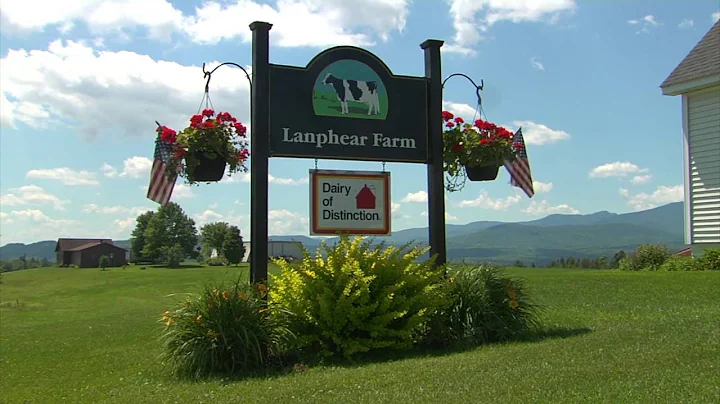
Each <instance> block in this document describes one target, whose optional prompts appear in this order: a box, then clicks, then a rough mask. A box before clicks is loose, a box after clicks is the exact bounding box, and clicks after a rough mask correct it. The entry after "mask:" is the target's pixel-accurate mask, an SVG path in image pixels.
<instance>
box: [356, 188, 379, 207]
mask: <svg viewBox="0 0 720 404" xmlns="http://www.w3.org/2000/svg"><path fill="white" fill-rule="evenodd" d="M355 202H356V204H357V208H358V209H375V194H373V191H372V190H371V189H370V188H368V186H367V184H365V186H364V187H362V189H361V190H360V192H358V194H357V196H356V197H355Z"/></svg>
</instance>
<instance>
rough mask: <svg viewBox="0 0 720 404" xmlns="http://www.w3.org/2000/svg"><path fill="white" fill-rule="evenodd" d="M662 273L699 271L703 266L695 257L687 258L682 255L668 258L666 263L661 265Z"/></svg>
mask: <svg viewBox="0 0 720 404" xmlns="http://www.w3.org/2000/svg"><path fill="white" fill-rule="evenodd" d="M660 270H661V271H684V272H687V271H699V270H701V266H700V265H699V263H698V260H696V259H694V258H693V257H686V256H682V255H672V256H670V257H668V259H667V260H665V262H664V263H663V264H662V265H660Z"/></svg>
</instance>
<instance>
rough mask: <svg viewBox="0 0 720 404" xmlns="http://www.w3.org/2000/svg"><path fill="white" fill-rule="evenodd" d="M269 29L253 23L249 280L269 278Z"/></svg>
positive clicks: (260, 280) (251, 27)
mask: <svg viewBox="0 0 720 404" xmlns="http://www.w3.org/2000/svg"><path fill="white" fill-rule="evenodd" d="M270 28H272V25H271V24H268V23H266V22H253V23H252V24H250V30H251V31H252V33H253V34H252V76H253V80H252V94H251V95H250V97H251V99H250V114H251V117H250V131H251V134H250V150H251V153H252V155H251V156H250V173H251V177H250V282H251V283H256V282H262V283H265V282H267V278H268V273H267V269H268V155H269V153H268V151H269V136H268V133H269V132H268V129H269V128H268V126H269V124H270V111H269V109H268V107H269V104H268V96H267V95H268V91H269V86H270V77H269V76H270V75H269V68H268V66H269V64H270Z"/></svg>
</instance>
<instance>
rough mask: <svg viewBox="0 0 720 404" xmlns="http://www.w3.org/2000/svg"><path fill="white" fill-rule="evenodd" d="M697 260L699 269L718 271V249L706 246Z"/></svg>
mask: <svg viewBox="0 0 720 404" xmlns="http://www.w3.org/2000/svg"><path fill="white" fill-rule="evenodd" d="M697 261H698V266H699V267H700V270H701V271H720V251H719V250H717V249H714V248H706V249H705V250H704V251H703V253H702V255H701V256H700V258H698V260H697Z"/></svg>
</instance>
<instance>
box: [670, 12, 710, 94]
mask: <svg viewBox="0 0 720 404" xmlns="http://www.w3.org/2000/svg"><path fill="white" fill-rule="evenodd" d="M714 74H720V20H718V21H716V22H715V24H714V25H713V26H712V28H710V31H708V32H707V33H706V34H705V36H703V37H702V39H701V40H700V42H698V43H697V44H696V45H695V47H694V48H693V49H692V50H691V51H690V53H688V54H687V56H685V58H684V59H683V60H682V62H680V64H679V65H677V66H676V67H675V70H673V71H672V73H670V75H669V76H668V77H667V78H666V79H665V81H663V83H662V84H661V85H660V88H665V87H668V86H671V85H674V84H680V83H685V82H688V81H691V80H696V79H700V78H703V77H707V76H711V75H714Z"/></svg>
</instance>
